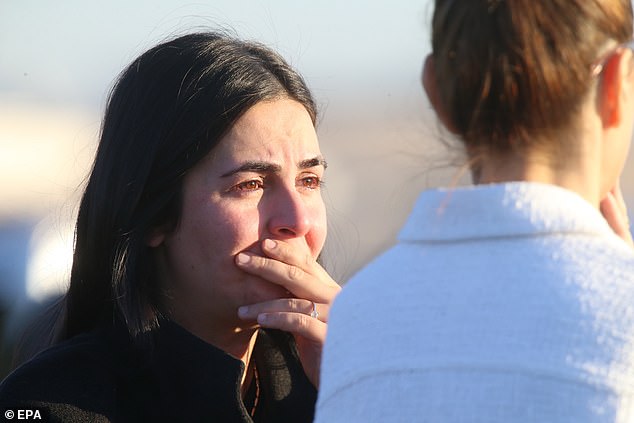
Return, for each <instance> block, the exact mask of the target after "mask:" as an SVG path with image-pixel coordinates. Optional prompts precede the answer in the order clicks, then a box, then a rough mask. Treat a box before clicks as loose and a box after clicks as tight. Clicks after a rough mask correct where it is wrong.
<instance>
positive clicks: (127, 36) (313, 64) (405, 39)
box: [0, 0, 431, 105]
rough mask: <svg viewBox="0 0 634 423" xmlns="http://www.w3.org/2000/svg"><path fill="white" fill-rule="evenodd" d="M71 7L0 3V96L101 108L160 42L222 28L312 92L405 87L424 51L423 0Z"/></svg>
mask: <svg viewBox="0 0 634 423" xmlns="http://www.w3.org/2000/svg"><path fill="white" fill-rule="evenodd" d="M389 3H390V4H388V2H385V1H361V0H353V1H334V0H325V1H319V2H316V1H311V2H306V1H290V0H286V1H281V0H277V1H276V0H270V1H256V0H249V1H239V0H219V1H199V2H183V1H175V0H156V1H129V0H113V1H107V2H101V1H81V0H61V1H58V2H47V1H46V2H45V1H41V0H37V1H35V0H20V1H10V0H4V1H2V2H1V4H0V28H2V29H1V30H0V51H2V55H0V95H3V96H5V98H7V97H8V98H16V97H17V98H18V99H27V100H29V101H38V102H52V103H55V104H60V103H64V104H67V103H82V104H93V105H95V104H101V103H102V102H103V98H104V93H105V92H106V90H107V87H108V86H109V85H110V83H111V82H112V80H113V79H114V78H115V77H116V75H117V73H118V72H119V71H120V70H121V69H122V68H123V67H124V66H125V65H126V64H127V63H128V62H129V61H131V60H132V59H133V58H134V57H135V56H136V55H138V54H139V53H141V52H142V51H143V50H145V49H147V48H148V47H150V46H151V45H153V44H155V43H156V42H158V41H159V40H161V39H163V38H165V37H167V36H169V35H170V34H175V33H182V32H185V31H189V30H194V29H197V28H219V27H220V28H231V29H233V30H235V32H237V34H238V35H239V36H242V37H244V38H254V39H258V40H261V41H263V42H264V43H266V44H268V45H270V46H272V47H275V48H276V49H278V50H279V51H280V52H281V53H282V54H283V55H284V56H285V57H286V58H287V59H288V60H289V61H291V63H293V65H295V66H296V67H297V68H298V69H299V70H300V71H301V72H302V73H303V74H304V75H305V76H306V78H307V79H308V81H309V83H310V85H311V86H312V87H313V89H315V90H316V91H318V92H319V91H320V90H321V91H323V92H324V93H327V94H328V95H330V94H333V93H334V94H333V95H336V92H337V87H340V86H347V85H349V84H363V83H371V82H369V81H376V80H377V79H386V80H389V79H392V80H393V81H406V80H409V81H411V80H412V78H416V77H417V73H418V72H419V69H420V64H421V63H422V58H423V56H424V53H425V51H426V50H427V49H428V41H427V32H428V31H427V22H428V21H429V16H430V13H431V12H430V7H429V5H428V1H426V0H416V1H412V0H399V1H397V2H389Z"/></svg>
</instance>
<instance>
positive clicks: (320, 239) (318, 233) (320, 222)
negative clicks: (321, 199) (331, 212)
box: [306, 206, 328, 258]
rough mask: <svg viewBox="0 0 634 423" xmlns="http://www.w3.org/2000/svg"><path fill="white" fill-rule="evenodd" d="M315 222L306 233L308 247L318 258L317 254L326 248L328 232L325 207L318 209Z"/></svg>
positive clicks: (314, 218)
mask: <svg viewBox="0 0 634 423" xmlns="http://www.w3.org/2000/svg"><path fill="white" fill-rule="evenodd" d="M313 222H314V224H313V228H312V229H311V230H310V232H309V233H308V234H307V235H306V243H307V244H308V248H310V251H311V253H312V254H313V257H315V258H317V256H318V255H319V254H320V253H321V250H322V249H323V248H324V244H325V243H326V236H327V234H328V225H327V220H326V210H325V207H323V206H322V207H321V208H319V209H317V210H316V213H315V216H314V217H313Z"/></svg>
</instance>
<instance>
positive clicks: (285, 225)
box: [267, 188, 313, 239]
mask: <svg viewBox="0 0 634 423" xmlns="http://www.w3.org/2000/svg"><path fill="white" fill-rule="evenodd" d="M272 200H273V201H272V202H271V204H269V207H270V215H269V216H270V217H269V220H268V224H267V226H268V230H269V232H270V233H271V234H272V235H273V236H274V237H276V238H278V239H289V238H299V237H303V236H304V235H306V234H307V233H308V232H309V231H310V229H311V227H312V224H313V222H312V220H313V219H312V218H311V210H310V205H309V204H307V201H308V200H307V198H305V197H304V196H303V195H302V194H301V193H299V192H297V190H295V189H292V188H290V189H283V190H282V189H281V190H280V192H279V193H278V195H277V196H276V197H275V198H273V199H272Z"/></svg>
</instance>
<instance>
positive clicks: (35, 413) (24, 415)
mask: <svg viewBox="0 0 634 423" xmlns="http://www.w3.org/2000/svg"><path fill="white" fill-rule="evenodd" d="M4 417H5V418H6V419H7V420H13V419H16V420H31V419H33V420H42V414H41V413H40V410H30V409H26V410H16V411H13V410H7V411H5V412H4Z"/></svg>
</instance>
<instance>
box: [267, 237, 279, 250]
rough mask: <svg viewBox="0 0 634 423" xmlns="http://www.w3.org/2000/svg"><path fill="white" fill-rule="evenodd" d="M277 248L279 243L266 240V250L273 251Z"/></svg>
mask: <svg viewBox="0 0 634 423" xmlns="http://www.w3.org/2000/svg"><path fill="white" fill-rule="evenodd" d="M275 247H277V242H276V241H273V240H272V239H265V240H264V248H266V249H267V250H272V249H274V248H275Z"/></svg>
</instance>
